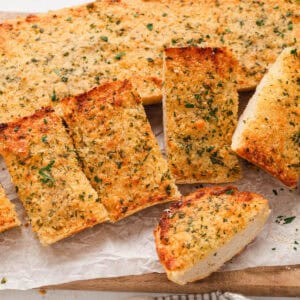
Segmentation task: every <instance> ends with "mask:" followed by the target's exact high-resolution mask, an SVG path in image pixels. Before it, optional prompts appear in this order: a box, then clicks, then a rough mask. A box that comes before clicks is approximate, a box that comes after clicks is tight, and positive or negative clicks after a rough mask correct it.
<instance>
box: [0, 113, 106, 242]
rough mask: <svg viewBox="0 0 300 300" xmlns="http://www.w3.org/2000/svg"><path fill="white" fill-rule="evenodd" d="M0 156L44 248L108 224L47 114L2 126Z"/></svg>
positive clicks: (66, 140)
mask: <svg viewBox="0 0 300 300" xmlns="http://www.w3.org/2000/svg"><path fill="white" fill-rule="evenodd" d="M0 153H1V155H2V156H3V157H4V159H5V162H6V165H7V167H8V169H9V172H10V174H11V176H12V181H13V182H14V184H15V185H16V188H17V190H18V195H19V197H20V200H21V201H22V203H23V205H24V207H25V209H26V212H27V214H28V216H29V219H30V222H31V225H32V229H33V231H35V232H36V233H37V235H38V237H39V239H40V241H41V243H42V244H43V245H48V244H52V243H54V242H56V241H58V240H61V239H63V238H65V237H67V236H69V235H72V234H74V233H76V232H78V231H81V230H83V229H85V228H88V227H91V226H93V225H95V224H97V223H100V222H103V221H105V220H107V212H106V210H105V208H104V206H103V205H102V204H101V203H100V202H99V199H98V196H97V193H96V191H95V190H94V189H93V188H92V187H91V185H90V184H89V181H88V179H87V178H86V177H85V175H84V174H83V172H82V170H81V169H80V166H79V163H78V161H77V158H76V154H75V150H74V148H73V144H72V140H71V138H70V137H69V136H68V134H67V132H66V129H65V127H64V126H63V124H62V121H61V119H60V118H59V117H58V116H57V115H55V114H54V112H53V111H52V110H51V109H49V108H46V109H43V110H41V111H38V112H36V113H35V114H34V115H33V116H31V117H28V118H24V119H20V120H18V121H16V122H13V123H8V124H2V125H1V126H0Z"/></svg>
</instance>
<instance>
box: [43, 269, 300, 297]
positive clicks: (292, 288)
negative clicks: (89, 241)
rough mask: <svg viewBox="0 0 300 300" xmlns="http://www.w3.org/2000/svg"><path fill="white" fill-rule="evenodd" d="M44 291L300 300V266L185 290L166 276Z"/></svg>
mask: <svg viewBox="0 0 300 300" xmlns="http://www.w3.org/2000/svg"><path fill="white" fill-rule="evenodd" d="M44 288H45V289H64V290H93V291H119V292H125V291H126V292H129V291H131V292H151V293H181V294H182V293H183V294H185V293H186V294H196V293H197V294H198V293H208V292H214V291H224V292H234V293H241V294H245V295H249V296H277V297H284V296H285V297H296V296H300V264H299V265H291V266H275V267H257V268H249V269H245V270H239V271H228V272H216V273H214V274H212V275H211V276H210V277H208V278H206V279H205V280H202V281H198V282H195V283H191V284H187V285H184V286H180V285H177V284H175V283H173V282H171V281H169V280H168V279H167V277H166V275H165V274H159V273H151V274H145V275H135V276H124V277H114V278H101V279H92V280H81V281H74V282H70V283H65V284H60V285H52V286H46V287H44Z"/></svg>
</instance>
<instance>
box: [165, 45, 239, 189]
mask: <svg viewBox="0 0 300 300" xmlns="http://www.w3.org/2000/svg"><path fill="white" fill-rule="evenodd" d="M236 66H237V62H236V61H235V59H233V57H232V56H231V54H230V52H228V51H227V50H226V49H223V48H221V49H217V48H196V47H190V48H169V49H166V50H165V56H164V85H163V108H164V109H163V111H164V130H165V144H166V151H167V158H168V163H169V168H170V171H171V174H172V175H173V176H174V177H175V179H176V182H177V183H197V182H207V183H221V182H231V181H235V180H237V179H239V178H240V175H241V169H240V165H239V161H238V158H237V156H236V155H235V154H234V152H233V151H232V150H231V149H230V143H231V138H232V134H233V131H234V129H235V126H236V123H237V113H238V93H237V89H236V85H235V71H236Z"/></svg>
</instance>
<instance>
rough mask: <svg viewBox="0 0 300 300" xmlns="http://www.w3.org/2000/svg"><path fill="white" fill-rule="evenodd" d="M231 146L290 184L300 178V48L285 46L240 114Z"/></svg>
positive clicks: (241, 154) (290, 185)
mask: <svg viewBox="0 0 300 300" xmlns="http://www.w3.org/2000/svg"><path fill="white" fill-rule="evenodd" d="M231 147H232V149H233V150H234V151H235V152H236V153H237V154H238V155H240V156H241V157H243V158H245V159H247V160H248V161H250V162H251V163H254V164H256V165H257V166H259V167H261V168H263V169H264V170H266V171H267V172H269V173H270V174H271V175H273V176H275V177H276V178H278V179H279V180H281V181H282V182H283V183H284V184H285V185H287V186H289V187H296V186H297V182H298V180H299V178H300V50H299V49H298V50H297V49H296V48H287V49H285V50H284V51H283V52H282V53H281V54H280V56H279V57H278V59H277V61H276V62H275V64H274V65H273V66H272V67H271V68H270V70H269V72H268V73H267V74H266V75H265V77H264V78H263V80H262V81H261V83H260V84H259V86H258V87H257V89H256V92H255V94H254V95H253V97H252V98H251V99H250V101H249V103H248V105H247V107H246V109H245V111H244V113H243V114H242V116H241V118H240V120H239V122H238V126H237V128H236V131H235V133H234V135H233V139H232V145H231Z"/></svg>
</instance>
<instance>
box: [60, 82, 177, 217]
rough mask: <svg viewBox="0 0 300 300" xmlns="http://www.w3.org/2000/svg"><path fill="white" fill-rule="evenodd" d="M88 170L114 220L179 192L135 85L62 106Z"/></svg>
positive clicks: (104, 89)
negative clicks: (134, 87) (135, 90)
mask: <svg viewBox="0 0 300 300" xmlns="http://www.w3.org/2000/svg"><path fill="white" fill-rule="evenodd" d="M61 105H62V110H63V114H64V119H65V121H66V123H67V125H68V127H69V129H70V132H71V134H72V136H73V139H74V142H75V147H76V150H77V152H78V155H79V157H80V158H81V160H82V163H83V168H84V172H85V174H86V175H87V177H88V178H89V179H90V181H91V184H92V186H93V187H94V188H95V189H96V191H97V192H98V195H99V198H100V200H101V202H102V203H103V204H104V205H105V207H106V209H107V210H108V212H109V215H110V219H111V220H112V221H117V220H120V219H122V218H124V217H126V216H129V215H131V214H133V213H134V212H137V211H139V210H142V209H144V208H146V207H149V206H152V205H155V204H159V203H163V202H167V201H172V200H177V199H178V198H179V196H180V195H179V193H178V191H177V188H176V186H175V184H174V180H173V179H172V178H171V176H170V173H169V170H168V166H167V162H166V161H165V160H164V159H163V157H162V154H161V153H160V150H159V147H158V144H157V142H156V139H155V137H154V135H153V133H152V131H151V127H150V124H149V122H148V120H147V117H146V114H145V111H144V108H143V105H142V103H141V98H140V97H139V96H138V95H137V94H136V93H135V92H134V90H133V88H132V86H131V83H130V82H129V81H127V80H125V81H115V82H112V83H107V84H105V85H102V86H100V87H98V88H95V89H93V90H91V91H90V92H88V93H86V94H82V95H79V96H77V97H71V98H67V99H64V100H63V101H62V102H61Z"/></svg>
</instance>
